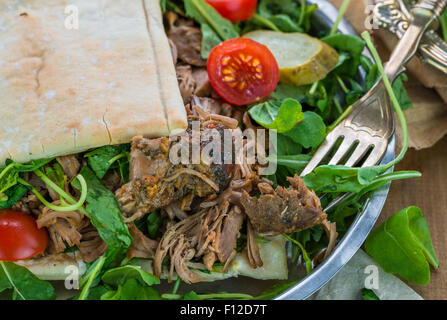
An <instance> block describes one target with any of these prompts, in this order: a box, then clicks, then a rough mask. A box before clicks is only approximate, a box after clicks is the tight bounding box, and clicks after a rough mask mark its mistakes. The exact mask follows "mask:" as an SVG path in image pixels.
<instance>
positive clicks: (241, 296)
mask: <svg viewBox="0 0 447 320" xmlns="http://www.w3.org/2000/svg"><path fill="white" fill-rule="evenodd" d="M186 295H188V294H186ZM186 295H181V294H170V293H166V294H163V295H162V296H161V297H162V298H163V299H167V300H179V299H182V298H187V297H186ZM189 296H190V297H194V298H195V300H208V299H226V300H252V299H253V296H251V295H249V294H245V293H228V292H218V293H205V294H197V293H194V294H193V295H189Z"/></svg>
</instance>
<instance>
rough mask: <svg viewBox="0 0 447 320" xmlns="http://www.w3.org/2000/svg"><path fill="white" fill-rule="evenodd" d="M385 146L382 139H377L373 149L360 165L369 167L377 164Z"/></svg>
mask: <svg viewBox="0 0 447 320" xmlns="http://www.w3.org/2000/svg"><path fill="white" fill-rule="evenodd" d="M386 147H387V145H386V143H384V142H383V141H378V142H377V143H375V146H374V149H373V150H372V151H371V153H370V155H369V156H368V158H367V159H366V160H365V163H363V165H362V167H370V166H375V165H376V164H378V163H379V161H380V160H381V159H382V157H383V155H384V154H385V150H386Z"/></svg>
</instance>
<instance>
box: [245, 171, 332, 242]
mask: <svg viewBox="0 0 447 320" xmlns="http://www.w3.org/2000/svg"><path fill="white" fill-rule="evenodd" d="M288 180H289V182H290V184H291V187H290V189H289V190H287V189H285V188H283V187H281V186H278V187H277V188H276V190H273V188H272V187H271V186H270V185H269V184H266V183H262V184H261V185H260V187H259V189H260V190H259V191H260V192H261V196H260V197H259V198H256V197H252V196H250V195H249V194H248V193H247V192H246V191H245V190H244V191H243V192H242V198H241V204H242V206H243V207H244V208H245V213H246V214H247V216H248V217H249V219H250V222H251V224H252V226H253V228H254V230H255V231H256V232H258V233H260V234H266V235H278V234H282V233H292V232H295V231H299V230H303V229H307V228H310V227H312V226H315V225H318V224H321V223H322V222H323V221H325V220H326V214H325V213H324V212H323V211H322V209H321V204H320V199H319V198H318V197H317V196H316V195H315V193H314V192H313V191H310V190H309V189H308V188H307V187H306V186H305V184H304V181H303V180H302V179H301V178H300V177H298V176H295V177H293V178H290V177H289V178H288Z"/></svg>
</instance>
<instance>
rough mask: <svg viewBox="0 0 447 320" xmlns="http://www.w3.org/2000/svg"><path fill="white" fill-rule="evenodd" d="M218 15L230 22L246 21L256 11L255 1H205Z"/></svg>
mask: <svg viewBox="0 0 447 320" xmlns="http://www.w3.org/2000/svg"><path fill="white" fill-rule="evenodd" d="M206 2H208V4H210V5H211V6H212V7H213V8H214V9H216V10H217V11H218V12H219V13H220V15H221V16H222V17H224V18H227V19H228V20H230V21H232V22H237V21H243V20H248V19H251V18H252V17H253V15H254V14H255V11H256V5H257V2H258V1H257V0H206Z"/></svg>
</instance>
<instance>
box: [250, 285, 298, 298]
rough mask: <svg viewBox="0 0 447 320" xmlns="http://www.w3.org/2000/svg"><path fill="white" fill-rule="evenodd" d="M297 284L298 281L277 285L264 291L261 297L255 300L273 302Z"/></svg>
mask: <svg viewBox="0 0 447 320" xmlns="http://www.w3.org/2000/svg"><path fill="white" fill-rule="evenodd" d="M297 283H298V281H292V282H284V283H278V284H275V285H273V286H271V287H269V288H268V289H266V290H265V291H263V292H262V293H261V294H260V295H259V296H257V297H255V298H254V300H271V299H273V298H275V297H277V296H278V295H280V294H281V293H283V292H284V291H286V290H287V289H289V288H291V287H293V286H294V285H295V284H297Z"/></svg>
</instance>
